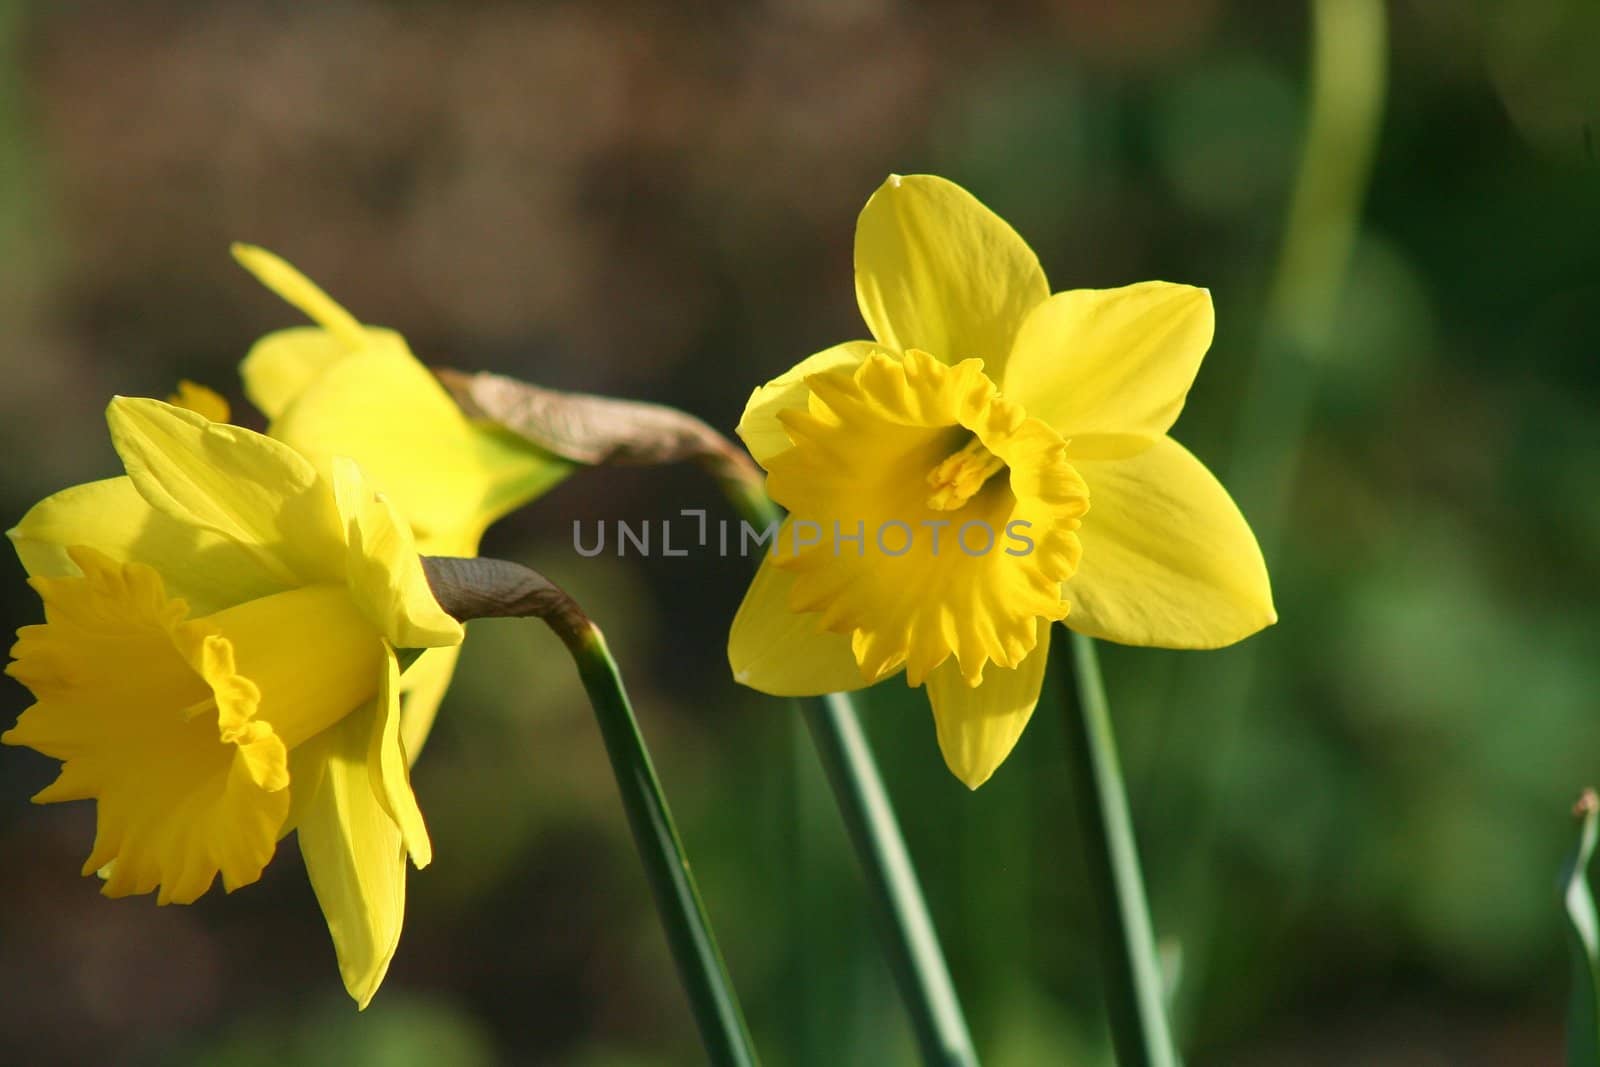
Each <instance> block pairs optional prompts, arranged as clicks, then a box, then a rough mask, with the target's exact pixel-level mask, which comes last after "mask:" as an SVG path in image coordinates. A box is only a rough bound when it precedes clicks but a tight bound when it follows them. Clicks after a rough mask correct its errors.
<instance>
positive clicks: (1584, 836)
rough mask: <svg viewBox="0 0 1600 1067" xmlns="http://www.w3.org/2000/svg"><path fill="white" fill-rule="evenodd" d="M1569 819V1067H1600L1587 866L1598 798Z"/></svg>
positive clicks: (1595, 941) (1565, 880) (1599, 816)
mask: <svg viewBox="0 0 1600 1067" xmlns="http://www.w3.org/2000/svg"><path fill="white" fill-rule="evenodd" d="M1572 813H1573V815H1574V816H1576V817H1577V818H1578V819H1579V830H1578V844H1577V847H1576V848H1575V849H1574V850H1573V853H1572V858H1571V859H1569V860H1568V861H1567V865H1566V867H1565V869H1564V870H1563V871H1562V875H1561V903H1562V906H1563V907H1564V908H1565V909H1566V912H1567V935H1568V936H1567V943H1568V944H1569V945H1571V946H1572V1000H1571V1003H1570V1004H1569V1006H1568V1008H1567V1064H1568V1067H1595V1065H1596V1064H1600V913H1597V910H1596V908H1595V901H1594V891H1593V889H1592V888H1591V887H1590V885H1589V861H1590V860H1591V859H1593V858H1594V850H1595V842H1596V839H1597V838H1600V795H1596V793H1595V791H1594V790H1593V789H1586V790H1584V793H1583V796H1582V797H1580V798H1579V799H1578V803H1577V805H1576V806H1575V807H1574V808H1573V809H1572Z"/></svg>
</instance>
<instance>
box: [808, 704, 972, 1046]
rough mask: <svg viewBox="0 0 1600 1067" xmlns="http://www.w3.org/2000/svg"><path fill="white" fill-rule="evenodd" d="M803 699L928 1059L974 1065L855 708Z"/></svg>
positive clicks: (913, 870)
mask: <svg viewBox="0 0 1600 1067" xmlns="http://www.w3.org/2000/svg"><path fill="white" fill-rule="evenodd" d="M799 704H800V708H801V711H802V712H803V713H804V715H805V720H806V726H807V728H808V729H810V731H811V740H812V741H813V742H814V743H815V744H816V746H817V755H818V756H819V757H820V758H821V760H822V768H823V771H824V772H825V773H826V774H827V776H828V784H829V785H830V786H832V787H833V795H834V798H835V799H836V800H837V801H838V802H839V814H840V815H841V816H843V817H844V824H845V829H846V830H847V831H848V832H849V835H850V843H851V845H853V846H854V847H855V851H856V858H857V859H858V860H859V861H860V863H861V870H862V874H863V875H864V876H865V877H866V880H867V888H868V894H867V896H868V899H869V900H871V902H872V908H873V912H874V914H875V917H876V919H877V920H878V923H879V925H880V927H881V929H882V930H883V931H884V932H885V934H886V938H885V940H886V944H885V946H884V947H885V949H886V951H887V952H888V955H889V966H890V969H891V970H892V971H893V972H894V977H895V982H896V983H897V984H898V985H899V987H900V995H901V997H902V998H903V999H904V1000H905V1004H906V1010H907V1011H908V1012H909V1013H910V1014H911V1025H912V1029H913V1030H914V1031H915V1033H916V1036H917V1044H918V1046H920V1047H921V1049H922V1059H923V1062H924V1063H930V1064H948V1065H950V1067H976V1065H977V1062H978V1056H977V1053H976V1052H974V1051H973V1048H972V1038H971V1036H970V1035H969V1034H968V1033H967V1020H966V1017H965V1016H964V1015H963V1014H962V1012H961V1002H960V1001H959V1000H958V999H957V998H956V991H955V986H954V985H953V984H952V983H951V981H950V969H949V967H947V966H946V965H945V960H944V952H943V950H942V949H941V948H940V947H939V935H938V934H937V933H935V932H934V929H933V920H932V919H931V918H930V917H929V916H928V906H927V904H926V903H924V902H923V899H922V887H921V886H920V885H919V884H918V882H917V872H916V868H914V867H913V866H912V865H911V856H910V854H909V853H908V852H907V851H906V844H905V840H904V839H903V838H902V837H901V836H900V824H899V822H898V821H897V820H896V819H895V815H894V807H893V806H892V805H891V804H890V803H889V795H888V793H886V792H885V791H884V788H883V779H882V778H880V777H879V776H878V767H877V764H876V763H875V762H874V761H873V758H872V749H871V748H870V747H869V746H868V744H867V738H866V735H865V734H864V733H862V730H861V723H860V721H859V720H858V719H857V718H856V713H855V708H854V707H853V706H852V704H851V702H850V698H849V697H848V696H846V695H845V694H843V693H830V694H829V695H827V696H825V697H818V698H815V699H809V700H802V701H799Z"/></svg>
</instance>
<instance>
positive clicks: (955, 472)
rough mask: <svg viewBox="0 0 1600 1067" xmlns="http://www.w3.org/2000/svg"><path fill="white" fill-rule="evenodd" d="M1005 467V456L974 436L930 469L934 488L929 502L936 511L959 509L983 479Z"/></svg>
mask: <svg viewBox="0 0 1600 1067" xmlns="http://www.w3.org/2000/svg"><path fill="white" fill-rule="evenodd" d="M1005 469H1006V463H1005V460H1003V459H1001V458H1000V457H999V456H997V455H995V454H994V453H993V452H990V451H989V450H988V449H987V448H985V447H984V446H983V442H982V441H980V440H979V439H978V438H976V437H974V438H973V439H972V440H970V441H968V442H967V443H966V444H965V445H963V446H962V447H961V449H960V450H959V451H957V452H955V453H953V454H952V455H950V456H948V457H946V458H945V460H944V462H942V463H940V464H939V465H938V466H937V467H935V468H933V470H931V471H929V472H928V485H929V487H930V488H932V489H933V492H932V493H929V494H928V506H929V507H930V508H932V509H933V510H935V511H959V510H960V509H961V508H963V507H965V506H966V505H967V502H968V501H970V500H971V499H972V498H973V497H974V496H976V495H977V493H978V490H979V489H982V488H983V483H984V482H986V481H988V480H989V479H990V478H991V477H992V476H994V475H996V474H999V473H1000V472H1001V471H1003V470H1005Z"/></svg>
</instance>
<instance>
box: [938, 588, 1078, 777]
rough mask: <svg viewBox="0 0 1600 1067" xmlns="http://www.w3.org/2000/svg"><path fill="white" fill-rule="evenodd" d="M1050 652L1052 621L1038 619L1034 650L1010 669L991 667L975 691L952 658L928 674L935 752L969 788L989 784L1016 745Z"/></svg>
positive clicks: (1028, 716) (1042, 680) (1031, 712)
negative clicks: (935, 742) (936, 750)
mask: <svg viewBox="0 0 1600 1067" xmlns="http://www.w3.org/2000/svg"><path fill="white" fill-rule="evenodd" d="M1049 651H1050V623H1049V621H1047V620H1045V619H1040V620H1039V636H1038V642H1037V643H1036V644H1035V645H1034V646H1033V651H1032V652H1030V653H1028V655H1027V656H1026V657H1024V659H1023V660H1022V662H1021V663H1020V664H1018V665H1017V666H1016V667H1014V668H1009V669H1008V668H1003V667H990V668H989V670H988V671H987V672H985V673H984V676H983V682H982V683H981V684H979V685H978V686H977V687H973V686H970V685H968V684H967V681H966V679H965V678H963V677H962V676H961V669H960V667H959V666H958V665H957V664H956V663H955V662H954V661H953V660H950V661H946V662H945V664H944V665H943V666H941V667H939V668H938V669H936V670H935V671H934V672H933V673H932V674H930V675H928V685H927V688H928V699H929V700H930V701H931V702H932V704H933V721H934V725H935V726H936V727H937V729H938V732H939V750H940V751H941V752H943V753H944V762H945V765H946V766H948V767H949V768H950V772H951V773H952V774H954V775H955V776H956V777H957V778H959V779H961V780H962V781H963V782H965V783H966V784H967V788H969V789H976V788H978V787H979V786H980V785H982V784H983V783H984V782H987V781H988V780H989V776H990V775H992V774H993V773H994V772H995V768H997V767H999V766H1000V764H1001V763H1002V762H1003V761H1004V760H1005V758H1006V757H1007V756H1008V755H1010V754H1011V750H1012V749H1013V748H1014V747H1016V744H1017V738H1019V737H1021V736H1022V729H1023V727H1025V726H1027V725H1028V719H1029V718H1030V717H1031V716H1032V715H1033V707H1034V705H1035V704H1037V703H1038V702H1039V689H1040V687H1041V686H1042V685H1043V684H1044V668H1045V662H1046V661H1047V659H1048V658H1049Z"/></svg>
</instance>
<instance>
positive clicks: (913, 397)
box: [728, 176, 1277, 788]
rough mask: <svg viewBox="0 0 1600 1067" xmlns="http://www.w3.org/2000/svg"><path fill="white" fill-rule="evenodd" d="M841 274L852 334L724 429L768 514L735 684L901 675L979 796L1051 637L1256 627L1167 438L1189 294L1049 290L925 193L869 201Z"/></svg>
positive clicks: (982, 223)
mask: <svg viewBox="0 0 1600 1067" xmlns="http://www.w3.org/2000/svg"><path fill="white" fill-rule="evenodd" d="M855 271H856V296H857V301H858V303H859V305H860V308H861V313H862V317H863V318H864V319H865V320H866V325H867V329H868V330H869V331H870V333H871V335H872V337H873V340H871V341H851V342H847V343H845V344H842V345H838V346H835V347H833V348H829V349H827V350H825V351H822V352H819V353H817V354H816V355H814V356H811V357H810V358H809V359H806V360H804V361H802V362H801V363H800V364H799V365H797V366H796V367H794V368H793V369H791V370H790V371H789V372H788V373H786V374H784V375H782V376H780V377H778V378H776V379H774V380H773V381H771V382H769V383H768V384H767V385H765V386H763V387H761V388H759V389H757V390H756V391H755V393H754V394H753V395H752V396H751V398H750V401H749V404H748V405H747V406H746V408H745V413H744V417H743V419H742V420H741V421H740V424H739V434H740V436H741V437H742V438H743V439H744V441H745V444H746V445H747V446H748V447H749V448H750V451H751V453H752V455H754V456H755V458H756V460H757V461H758V462H759V463H761V464H762V466H763V467H765V468H766V470H767V472H768V480H767V488H768V492H769V493H770V495H771V496H772V498H773V499H774V500H775V501H777V502H778V503H779V504H781V505H783V506H784V507H785V508H787V509H788V511H789V519H788V521H787V523H786V525H785V528H784V529H783V530H781V531H780V532H779V535H778V538H777V540H776V542H775V547H774V550H773V551H772V552H771V553H770V554H769V555H768V557H767V559H766V560H765V561H764V562H763V563H762V566H761V569H760V571H759V572H758V573H757V576H756V579H755V581H754V582H753V583H752V585H751V587H750V591H749V592H748V593H747V594H746V596H745V599H744V603H743V604H742V605H741V606H740V608H739V612H738V615H737V616H736V617H735V619H734V623H733V630H732V634H731V636H730V639H729V646H728V655H729V661H730V664H731V666H732V668H733V671H734V674H735V677H736V678H738V680H739V681H741V682H743V683H744V684H746V685H750V686H752V687H754V688H757V689H760V690H763V691H765V692H769V693H775V694H780V695H796V696H801V695H814V694H820V693H827V692H835V691H842V690H850V689H858V688H861V687H862V686H865V685H871V684H873V683H875V682H877V681H879V680H881V679H883V678H886V677H889V676H891V675H893V674H895V673H897V672H900V671H904V673H905V677H906V681H907V682H908V683H909V684H910V685H913V686H925V687H926V688H927V691H928V695H929V698H930V700H931V703H932V706H933V713H934V721H935V725H936V728H937V732H938V738H939V744H940V747H941V749H942V751H943V752H944V756H945V760H946V762H947V763H948V764H949V766H950V769H951V770H952V771H953V772H954V773H955V774H956V775H957V776H958V777H959V778H960V779H961V780H962V781H964V782H966V783H967V784H968V785H969V786H971V787H973V788H976V787H977V786H979V785H981V784H982V783H983V782H984V781H986V780H987V779H988V778H989V776H990V775H991V774H993V773H994V770H995V768H996V767H998V766H999V765H1000V763H1001V761H1003V760H1004V759H1005V757H1006V755H1007V754H1008V753H1009V752H1010V751H1011V749H1012V747H1013V746H1014V745H1015V744H1016V741H1017V738H1018V737H1019V736H1020V734H1021V732H1022V729H1023V727H1024V726H1025V725H1026V724H1027V721H1028V718H1029V716H1031V714H1032V712H1033V708H1034V705H1035V704H1036V703H1037V702H1038V698H1039V690H1040V686H1041V684H1042V681H1043V677H1044V665H1045V660H1046V649H1047V647H1048V644H1049V640H1050V624H1051V623H1052V622H1054V621H1064V622H1065V623H1066V625H1068V626H1070V627H1072V628H1073V629H1076V630H1078V631H1080V632H1082V633H1085V634H1088V635H1090V636H1094V637H1102V638H1106V639H1108V640H1112V641H1119V642H1122V643H1126V644H1135V645H1154V646H1162V647H1169V648H1213V647H1218V646H1222V645H1227V644H1231V643H1233V642H1235V641H1238V640H1240V639H1242V638H1244V637H1246V636H1248V635H1250V634H1252V633H1254V632H1256V631H1257V630H1259V629H1261V628H1262V627H1264V626H1267V625H1269V624H1271V623H1272V622H1274V621H1276V618H1277V616H1276V613H1275V612H1274V609H1273V606H1272V594H1271V590H1270V587H1269V583H1268V579H1267V572H1266V567H1265V564H1264V563H1263V561H1262V558H1261V552H1260V549H1259V548H1258V547H1257V545H1256V541H1255V537H1254V536H1253V535H1252V534H1251V532H1250V528H1249V526H1248V525H1247V524H1246V522H1245V520H1244V518H1243V517H1242V516H1241V515H1240V514H1239V510H1238V508H1237V507H1236V506H1235V505H1234V503H1233V501H1232V500H1231V499H1230V498H1229V496H1228V494H1227V492H1226V491H1225V490H1224V489H1223V488H1222V486H1221V485H1219V484H1218V483H1217V481H1216V479H1215V478H1214V477H1213V476H1212V475H1211V473H1210V472H1209V471H1208V470H1206V468H1205V467H1204V466H1203V465H1202V464H1201V463H1200V461H1199V460H1197V459H1195V458H1194V457H1193V456H1192V455H1190V453H1189V452H1188V451H1186V450H1185V449H1184V448H1183V447H1182V446H1181V445H1179V444H1178V443H1177V442H1176V441H1174V440H1172V438H1170V437H1168V436H1167V430H1168V429H1169V428H1170V427H1171V426H1172V424H1173V422H1174V421H1175V420H1176V419H1177V417H1178V413H1179V411H1180V410H1181V409H1182V407H1183V402H1184V398H1185V396H1186V394H1187V392H1188V390H1189V386H1190V384H1191V383H1192V382H1193V380H1194V376H1195V373H1196V371H1197V370H1198V368H1199V365H1200V361H1201V359H1202V358H1203V357H1204V355H1205V353H1206V350H1207V348H1208V347H1209V346H1210V343H1211V336H1212V330H1213V317H1212V308H1211V297H1210V294H1209V293H1208V292H1207V291H1206V290H1204V289H1197V288H1194V287H1192V286H1186V285H1173V284H1169V283H1166V282H1144V283H1140V284H1137V285H1130V286H1127V287H1124V288H1121V289H1107V290H1072V291H1068V292H1061V293H1056V294H1054V295H1052V294H1051V293H1050V289H1049V286H1048V284H1047V283H1046V281H1045V276H1044V271H1043V270H1042V269H1041V267H1040V265H1039V261H1038V259H1037V257H1036V256H1035V255H1034V253H1033V252H1032V250H1031V249H1029V248H1028V246H1027V245H1026V244H1025V243H1024V242H1023V241H1022V239H1021V238H1020V237H1018V236H1017V234H1016V233H1015V232H1014V231H1013V230H1012V229H1011V228H1010V227H1009V226H1008V225H1007V224H1006V223H1005V222H1004V221H1002V220H1001V219H1000V218H999V217H998V216H996V215H995V214H993V213H992V212H991V211H989V209H988V208H986V207H984V206H983V205H982V204H981V203H979V202H978V201H977V200H976V199H974V198H973V197H972V196H971V194H969V193H967V192H966V191H965V190H963V189H961V188H960V187H959V186H956V185H954V184H952V183H950V182H948V181H945V180H943V179H941V178H936V177H931V176H913V177H905V178H902V177H898V176H896V177H891V178H890V179H889V180H888V181H887V182H886V183H885V184H884V185H883V186H882V187H881V188H880V189H879V190H878V191H877V192H876V193H875V194H874V195H873V196H872V198H871V199H870V200H869V201H868V202H867V206H866V208H865V209H863V211H862V213H861V217H860V220H859V222H858V224H857V228H856V248H855ZM802 525H804V526H805V528H806V529H808V530H812V531H821V532H824V533H825V534H826V536H819V537H815V538H811V539H807V538H802V537H797V536H795V534H796V531H797V530H798V528H799V527H801V526H802ZM886 531H892V533H886ZM1002 533H1005V534H1010V535H1012V538H1013V539H1012V540H1011V541H1010V542H1008V544H1010V545H1011V547H1009V548H1007V549H1004V550H1002V548H1001V547H1000V545H999V542H998V538H999V536H1001V535H1002ZM980 547H981V549H982V550H981V551H980V550H979V548H980Z"/></svg>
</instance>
